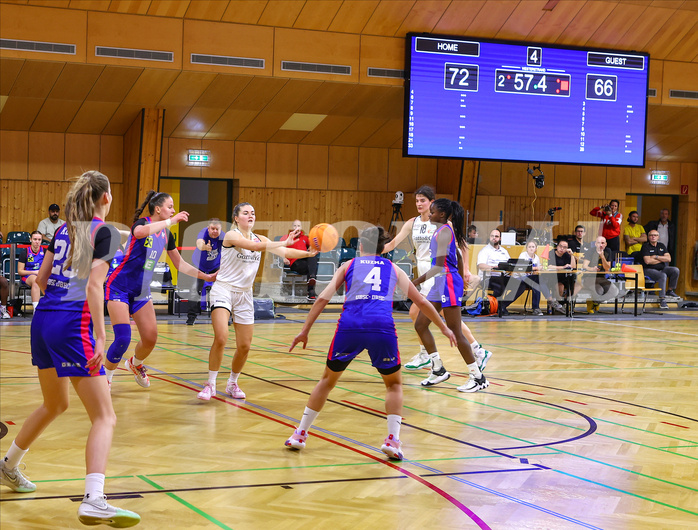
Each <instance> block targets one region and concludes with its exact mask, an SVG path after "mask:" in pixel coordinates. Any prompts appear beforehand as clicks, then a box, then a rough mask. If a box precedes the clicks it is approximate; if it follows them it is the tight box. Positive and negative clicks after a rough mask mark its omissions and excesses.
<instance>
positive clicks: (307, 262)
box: [281, 219, 318, 300]
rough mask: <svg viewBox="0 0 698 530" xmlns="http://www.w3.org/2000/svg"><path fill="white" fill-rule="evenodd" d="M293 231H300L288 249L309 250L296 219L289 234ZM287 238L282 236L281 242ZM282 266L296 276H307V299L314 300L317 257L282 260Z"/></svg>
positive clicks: (299, 223) (308, 241)
mask: <svg viewBox="0 0 698 530" xmlns="http://www.w3.org/2000/svg"><path fill="white" fill-rule="evenodd" d="M295 230H300V233H299V235H298V239H297V240H296V241H295V242H294V243H293V244H292V245H289V246H288V248H296V249H298V250H308V249H309V248H310V240H309V239H308V236H307V235H305V233H304V232H303V229H302V225H301V222H300V221H299V220H298V219H296V220H295V221H293V224H292V225H291V229H290V230H289V233H292V232H293V231H295ZM287 237H288V235H285V236H283V237H282V238H281V241H286V238H287ZM284 264H285V265H288V266H289V268H290V269H291V270H292V271H293V272H296V273H298V274H306V275H307V276H308V299H309V300H315V299H316V298H317V295H316V294H315V283H316V281H317V280H316V278H317V266H318V265H317V264H318V257H317V256H310V257H308V258H299V259H288V258H284Z"/></svg>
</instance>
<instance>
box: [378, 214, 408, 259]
mask: <svg viewBox="0 0 698 530" xmlns="http://www.w3.org/2000/svg"><path fill="white" fill-rule="evenodd" d="M415 219H416V218H415V217H413V218H412V219H408V220H407V222H406V223H405V224H404V225H402V228H401V229H400V231H399V232H398V233H397V235H396V236H395V237H394V238H393V239H392V240H391V241H389V242H387V243H386V244H385V246H384V247H383V254H387V253H388V252H390V251H391V250H395V247H397V246H398V245H399V244H400V243H402V242H403V241H404V240H405V238H406V237H407V236H408V235H409V234H410V232H411V231H412V227H413V226H414V220H415Z"/></svg>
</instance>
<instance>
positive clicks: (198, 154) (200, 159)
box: [187, 149, 211, 167]
mask: <svg viewBox="0 0 698 530" xmlns="http://www.w3.org/2000/svg"><path fill="white" fill-rule="evenodd" d="M187 165H188V166H204V167H208V166H210V165H211V151H208V150H206V149H189V151H188V152H187Z"/></svg>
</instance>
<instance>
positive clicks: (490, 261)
mask: <svg viewBox="0 0 698 530" xmlns="http://www.w3.org/2000/svg"><path fill="white" fill-rule="evenodd" d="M501 241H502V232H501V231H499V230H497V229H496V228H495V229H494V230H492V231H491V232H490V240H489V243H488V244H487V246H485V248H483V249H482V250H481V251H480V252H479V253H478V255H477V268H478V269H479V270H480V277H481V278H482V280H483V284H484V285H486V286H488V287H489V288H490V289H492V293H493V294H494V296H495V297H496V298H500V297H501V296H502V294H504V288H505V287H506V280H507V277H506V276H504V275H502V273H501V272H499V271H493V270H492V269H496V268H497V265H499V263H500V262H502V261H507V260H509V252H507V250H506V249H505V248H502V247H501V246H500V244H501ZM486 272H489V279H488V281H487V282H485V273H486ZM517 288H518V286H517ZM512 301H513V300H510V301H508V302H505V301H504V300H500V301H499V304H498V305H499V313H500V315H502V316H504V315H508V314H509V312H508V311H507V307H508V306H509V305H510V304H511V302H512Z"/></svg>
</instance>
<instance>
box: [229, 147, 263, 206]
mask: <svg viewBox="0 0 698 530" xmlns="http://www.w3.org/2000/svg"><path fill="white" fill-rule="evenodd" d="M266 167H267V146H266V144H263V143H255V142H235V178H236V179H238V180H239V181H240V187H241V188H242V187H259V188H263V187H265V186H266ZM240 200H245V198H244V196H243V195H242V192H241V193H240Z"/></svg>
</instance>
